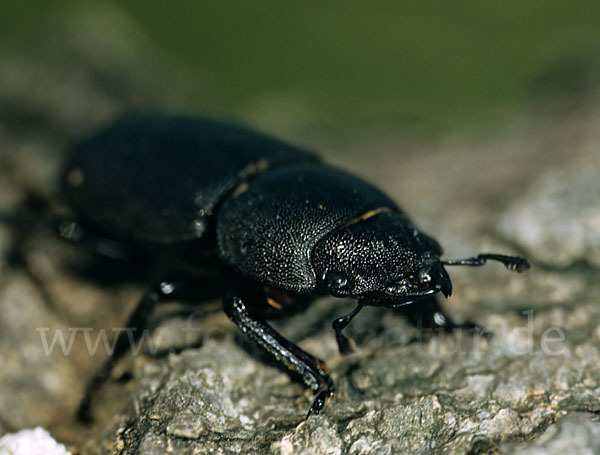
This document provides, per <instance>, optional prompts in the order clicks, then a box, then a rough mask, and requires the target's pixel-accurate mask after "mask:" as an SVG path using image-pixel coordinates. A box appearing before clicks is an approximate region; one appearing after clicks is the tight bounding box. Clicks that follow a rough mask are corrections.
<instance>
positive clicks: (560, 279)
mask: <svg viewBox="0 0 600 455" xmlns="http://www.w3.org/2000/svg"><path fill="white" fill-rule="evenodd" d="M83 28H84V29H85V27H83ZM68 33H70V35H68V38H66V39H65V38H64V37H63V38H61V39H58V38H57V39H56V40H54V39H49V40H48V41H46V42H45V43H44V45H43V46H42V47H41V48H40V49H37V50H35V51H33V50H30V51H22V52H20V53H19V56H18V57H15V56H12V58H10V59H6V61H7V62H9V63H8V64H5V65H2V68H1V69H0V118H1V119H2V121H1V122H0V209H1V211H2V214H3V215H4V214H7V213H14V212H15V211H17V210H18V207H19V205H20V204H21V201H22V198H23V195H24V194H25V193H26V191H27V189H35V190H36V191H38V192H40V193H42V194H46V195H52V194H53V193H54V191H55V186H54V183H53V182H54V179H55V176H56V173H57V169H58V166H59V165H60V163H61V160H62V158H63V156H64V153H65V151H66V148H67V145H68V143H69V142H70V141H71V140H72V139H73V138H75V137H77V136H78V135H80V134H82V133H83V132H85V131H87V130H89V129H90V128H93V127H94V126H96V125H99V124H101V123H103V122H105V121H109V120H110V119H112V118H114V117H115V116H116V115H117V114H118V113H120V112H123V111H125V110H128V109H133V108H136V109H140V108H141V109H143V108H147V107H149V106H160V107H165V106H167V107H170V106H174V105H177V104H178V103H177V99H178V96H179V95H178V94H177V93H175V94H174V92H176V90H177V89H176V88H175V87H173V86H172V85H169V84H166V83H165V84H160V83H159V81H158V80H157V78H158V77H159V76H156V77H154V76H152V77H150V76H148V72H147V71H144V64H143V60H142V58H141V57H139V55H140V54H139V52H138V51H137V50H136V47H135V45H133V44H131V41H129V38H128V37H127V34H123V35H118V36H116V37H113V39H112V40H111V41H106V40H104V39H101V38H100V37H101V36H103V35H98V36H96V35H95V34H94V33H91V31H90V30H89V29H87V30H86V32H85V33H83V32H76V31H73V32H68ZM180 95H181V98H179V99H183V94H180ZM174 100H175V101H174ZM180 104H181V103H180ZM561 109H562V108H557V107H556V106H555V107H554V108H553V109H552V110H551V111H552V112H551V113H546V114H539V115H537V116H536V117H535V118H534V119H531V118H529V117H526V116H524V117H523V118H520V119H519V120H518V121H517V120H516V121H515V122H514V124H513V125H512V126H509V127H507V128H506V129H505V131H504V132H503V133H502V134H500V135H497V134H496V135H495V136H494V137H491V138H486V139H472V140H465V139H464V138H463V139H461V137H464V136H458V135H457V137H458V138H454V137H448V138H447V139H445V140H440V141H438V142H436V143H429V144H415V143H414V142H412V143H405V142H403V141H402V140H399V139H394V140H391V139H389V138H388V139H385V140H384V139H381V138H380V139H377V138H375V139H374V138H373V136H369V138H368V139H364V137H363V138H361V137H356V138H347V139H348V141H347V143H348V145H347V147H345V150H344V155H341V154H340V155H339V156H335V155H334V156H332V157H331V158H330V160H332V161H334V162H335V161H337V162H338V163H340V164H342V165H344V166H345V167H347V168H350V169H353V170H354V171H355V172H357V173H359V174H360V175H362V176H364V177H366V178H368V179H370V180H371V181H374V182H377V183H378V185H380V186H381V187H383V188H384V189H385V190H386V191H387V192H389V193H390V195H391V196H392V197H393V198H394V199H395V200H397V201H398V202H399V204H400V205H401V206H402V207H403V208H404V209H405V210H406V211H407V212H408V213H409V214H411V217H412V219H413V220H414V221H415V222H416V224H417V225H419V226H420V227H422V228H423V229H424V230H425V231H426V232H428V233H431V234H432V235H434V236H436V237H437V238H438V239H439V241H440V242H441V243H442V245H443V246H444V247H445V250H446V254H447V257H463V256H468V255H472V254H473V253H477V252H479V251H481V250H484V251H489V250H497V251H500V252H504V251H506V252H514V253H520V254H524V255H526V256H528V257H530V258H531V259H532V261H533V267H532V269H531V270H530V271H529V272H528V273H526V274H523V275H516V274H510V273H508V272H506V271H505V270H504V269H503V268H502V267H501V266H500V265H489V266H487V267H485V268H482V269H452V270H451V274H452V276H453V280H454V289H455V293H454V295H453V296H452V298H451V300H450V301H449V302H447V304H446V308H447V309H448V312H449V313H450V314H452V315H453V316H454V317H455V318H456V319H457V320H474V321H476V322H477V323H478V324H480V325H482V326H484V327H488V328H489V329H490V330H491V332H492V333H493V336H492V337H491V338H489V339H487V338H484V337H480V336H473V335H472V334H469V333H455V334H452V335H448V334H446V335H442V334H439V333H419V332H418V331H417V330H416V329H414V328H413V327H411V326H410V325H408V324H407V323H406V322H405V321H404V320H403V319H402V318H401V317H399V316H397V315H395V314H392V313H391V312H388V311H384V310H381V309H367V310H365V311H364V312H363V313H361V314H360V315H359V316H358V317H357V318H356V320H355V321H353V322H352V324H351V325H350V326H349V327H348V334H349V335H351V336H352V337H353V338H354V340H355V342H356V352H355V353H354V354H353V355H351V356H349V357H342V356H340V354H339V353H338V352H337V347H336V344H335V339H334V336H333V332H332V330H331V329H330V323H331V321H332V320H333V318H334V316H336V315H341V314H343V313H344V310H346V309H347V308H346V306H347V305H348V304H347V303H344V302H340V301H336V300H335V299H325V300H322V301H319V302H316V304H315V305H314V306H312V307H311V308H310V309H309V311H308V312H306V313H305V314H302V315H297V316H294V317H293V318H291V319H287V320H284V321H280V322H278V323H277V325H278V327H279V328H280V329H281V331H282V332H283V333H284V334H285V335H286V336H288V337H290V338H291V339H293V340H295V341H298V342H299V344H300V345H301V346H302V347H303V348H305V349H306V350H308V351H311V352H313V353H316V354H318V355H319V356H320V357H321V358H322V359H324V360H325V361H326V362H327V364H328V367H329V370H330V372H331V374H332V377H333V378H334V380H335V381H336V384H337V387H338V393H337V395H336V396H335V399H334V400H333V402H331V403H329V405H328V406H327V407H326V410H325V412H324V413H323V414H322V415H319V416H313V417H311V418H310V419H309V420H307V421H305V420H304V416H305V414H306V411H307V409H308V407H309V406H310V403H311V400H312V395H311V394H310V393H309V392H308V391H306V390H304V388H303V387H302V386H301V385H299V384H298V383H295V382H293V381H291V380H290V379H289V378H288V376H287V375H286V374H285V373H284V372H282V371H280V370H278V369H277V368H274V367H273V366H270V365H268V364H265V363H264V362H263V361H261V359H260V357H259V356H258V355H256V352H254V350H253V348H252V347H250V346H248V345H247V344H246V343H244V341H243V340H241V339H240V338H239V336H238V335H237V334H236V330H235V328H234V327H233V326H232V324H231V323H229V321H227V319H226V317H225V316H224V315H222V314H221V313H220V312H218V311H210V308H209V310H206V311H205V313H203V314H202V317H199V316H200V314H196V315H194V316H193V317H191V318H188V317H186V316H176V317H170V318H167V319H165V320H164V322H162V323H160V324H159V329H160V330H158V331H157V332H156V333H155V334H154V335H153V338H152V340H153V341H154V342H155V343H158V344H159V346H160V348H161V350H162V352H163V354H164V355H158V356H150V355H148V352H147V349H142V351H141V353H140V354H139V355H137V356H131V357H128V358H125V359H124V360H123V361H122V362H120V363H119V367H118V369H117V371H116V372H115V377H118V376H121V379H123V380H122V381H117V380H114V381H110V382H109V383H107V385H106V387H104V388H103V389H102V390H101V391H100V393H99V395H98V397H97V398H98V399H97V400H96V406H95V422H94V423H93V425H92V426H90V427H84V426H81V425H79V424H78V423H77V422H76V421H75V420H74V418H73V415H74V410H75V408H76V405H77V402H78V400H79V398H80V394H81V392H82V390H83V386H84V384H85V382H86V380H87V379H88V378H89V377H90V376H91V374H92V372H93V371H95V369H96V368H97V367H98V365H100V362H101V360H102V358H103V356H104V354H102V352H101V351H102V350H103V348H102V345H101V346H100V347H99V349H98V354H97V355H96V356H93V357H90V356H89V355H88V349H87V347H86V344H85V335H86V333H87V334H88V335H89V336H90V340H91V341H92V343H93V342H94V341H95V340H96V337H97V336H98V333H99V332H98V330H100V329H108V330H109V332H108V335H109V336H110V335H111V332H110V328H111V327H120V326H122V325H123V324H124V322H125V320H126V317H127V314H128V312H129V311H130V310H131V308H132V305H134V304H135V302H136V300H137V299H138V298H139V295H140V294H141V292H143V289H144V285H143V284H140V283H136V282H133V281H129V280H127V281H124V282H121V281H119V280H115V279H112V278H111V277H110V276H104V277H103V280H102V281H101V282H99V281H100V280H98V279H95V280H90V279H86V278H85V277H82V276H81V275H82V273H81V270H82V269H84V268H85V267H84V265H86V267H88V268H90V267H92V266H91V264H92V258H91V257H90V256H89V255H87V254H85V253H82V252H81V251H79V250H78V249H76V248H74V247H72V246H70V245H67V244H65V243H62V242H60V241H59V240H57V239H56V238H55V236H54V235H53V234H52V233H51V232H48V231H45V230H44V229H38V228H37V227H36V223H35V222H34V221H31V220H30V221H29V222H28V223H26V225H25V226H21V228H20V229H18V230H17V229H14V228H12V227H10V226H7V225H6V224H4V223H2V224H0V271H1V273H0V314H1V315H2V317H1V318H0V334H1V335H0V362H1V364H2V367H1V368H0V384H1V386H0V435H2V434H4V433H10V432H15V431H18V430H20V429H23V428H30V427H33V426H37V425H41V426H43V427H45V428H46V429H48V430H49V431H50V432H51V433H52V435H53V436H54V437H55V438H56V439H57V440H58V441H60V442H62V443H66V444H67V445H68V446H69V448H70V450H72V451H74V452H76V453H82V454H99V453H107V452H109V453H110V452H114V453H119V454H146V455H149V454H154V453H156V454H162V453H175V454H192V453H215V454H217V453H219V454H221V453H222V454H230V453H231V454H233V453H274V454H282V455H290V454H321V453H323V454H343V453H348V454H356V455H358V454H386V453H464V454H467V453H488V452H496V453H519V454H537V453H557V454H559V453H560V454H562V453H566V452H567V451H568V452H569V453H575V452H577V451H578V452H577V453H592V452H593V453H596V452H598V450H600V448H599V447H598V441H599V440H600V438H599V436H600V426H599V423H598V417H597V415H598V412H599V410H600V384H599V382H598V381H599V379H600V371H599V369H600V351H599V350H600V306H599V305H598V302H599V297H600V280H599V279H598V278H599V270H598V267H599V265H600V256H599V252H600V234H599V233H600V197H599V195H600V179H599V178H598V171H599V170H600V168H599V163H600V146H599V144H600V137H599V136H600V109H599V108H598V103H595V102H592V101H590V103H589V104H588V105H586V106H578V108H577V109H568V110H567V109H564V110H561ZM549 110H550V109H549ZM313 142H315V143H318V141H317V140H316V139H315V141H313ZM336 143H337V144H340V141H339V140H337V141H336ZM17 244H19V251H21V252H22V253H23V258H22V260H21V261H12V262H10V261H9V260H8V258H7V254H8V253H9V252H10V251H11V250H12V249H13V248H14V247H15V246H16V245H17ZM76 270H77V271H79V273H75V271H76ZM115 274H117V273H115ZM88 275H90V276H91V277H92V278H93V277H94V273H93V271H92V272H90V273H88ZM74 328H79V329H78V331H77V332H75V331H74ZM87 328H93V329H94V330H93V331H90V330H88V329H87ZM186 328H192V329H193V331H190V330H187V331H186V330H185V329H186ZM57 330H59V331H62V333H63V335H64V336H65V339H66V340H65V341H66V342H67V344H68V342H69V337H70V336H71V335H72V334H74V335H75V336H74V343H73V346H72V349H71V352H70V354H69V355H64V354H63V353H62V351H61V349H59V348H58V346H59V345H58V344H57V345H56V346H55V348H54V349H53V350H52V352H51V353H50V354H47V353H46V352H45V350H44V346H43V343H42V339H43V337H44V336H47V339H48V341H49V342H51V341H52V338H53V337H54V335H55V333H57ZM190 334H191V335H190ZM190 340H191V341H193V342H194V345H195V346H196V347H195V348H193V349H188V350H185V351H182V352H175V350H171V351H169V348H170V347H173V346H179V345H181V344H182V342H187V341H190ZM199 340H201V343H199V342H197V341H199ZM198 346H199V347H198ZM125 376H131V377H130V379H129V380H128V381H125V380H124V379H125ZM567 449H568V450H567Z"/></svg>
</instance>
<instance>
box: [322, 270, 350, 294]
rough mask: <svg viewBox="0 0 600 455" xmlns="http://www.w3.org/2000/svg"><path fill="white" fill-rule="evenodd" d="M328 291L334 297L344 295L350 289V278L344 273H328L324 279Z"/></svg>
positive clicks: (332, 271)
mask: <svg viewBox="0 0 600 455" xmlns="http://www.w3.org/2000/svg"><path fill="white" fill-rule="evenodd" d="M323 281H324V282H325V285H326V286H327V290H328V291H329V293H330V294H332V295H335V296H337V295H343V294H344V291H347V288H348V278H346V275H344V274H343V273H342V272H337V271H335V270H330V271H328V272H327V273H326V274H325V276H324V277H323Z"/></svg>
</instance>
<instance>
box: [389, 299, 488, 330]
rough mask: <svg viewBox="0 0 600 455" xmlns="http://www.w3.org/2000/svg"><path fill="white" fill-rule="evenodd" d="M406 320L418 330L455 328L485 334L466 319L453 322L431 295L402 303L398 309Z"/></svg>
mask: <svg viewBox="0 0 600 455" xmlns="http://www.w3.org/2000/svg"><path fill="white" fill-rule="evenodd" d="M396 311H398V312H399V313H401V314H402V315H403V316H404V317H406V318H407V319H408V321H409V322H410V323H411V324H413V325H414V326H416V327H417V328H418V329H419V330H435V331H438V332H439V331H442V332H453V331H456V330H468V331H470V332H473V333H477V334H480V335H484V336H487V335H486V334H488V332H487V331H486V330H485V328H484V327H480V326H478V325H477V324H476V323H474V322H471V321H467V322H464V323H462V324H458V323H456V322H454V320H453V319H452V318H451V317H450V316H448V315H447V314H446V313H445V312H444V310H443V308H442V307H441V305H440V303H439V301H438V299H437V297H435V296H431V297H426V298H424V299H420V300H417V301H416V302H413V303H411V304H410V305H404V306H402V307H400V308H399V309H398V310H396Z"/></svg>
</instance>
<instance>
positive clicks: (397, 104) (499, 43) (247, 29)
mask: <svg viewBox="0 0 600 455" xmlns="http://www.w3.org/2000/svg"><path fill="white" fill-rule="evenodd" d="M103 3H104V4H108V3H110V2H108V1H106V2H103ZM112 3H113V5H114V6H115V8H117V9H119V10H121V11H122V12H123V13H124V14H125V15H126V16H128V18H129V20H130V21H131V23H133V24H134V25H135V28H136V30H137V32H139V34H140V36H144V37H145V38H144V39H145V42H147V43H148V44H149V48H151V49H153V52H155V55H156V56H157V61H160V62H163V63H164V65H165V66H167V67H169V68H178V69H179V70H180V71H181V73H182V74H186V75H187V76H186V77H187V80H188V81H190V83H189V84H188V85H189V86H190V87H192V90H191V93H192V101H191V103H192V104H193V105H196V106H198V107H199V108H202V109H203V110H207V111H209V112H215V113H217V114H220V115H227V116H238V117H248V116H251V115H252V113H253V112H259V111H261V110H269V109H271V108H273V107H275V108H277V109H279V110H282V111H287V112H288V113H289V115H290V116H292V117H293V116H295V118H297V119H298V121H300V122H302V121H309V122H311V123H315V124H318V125H321V126H322V127H323V128H325V129H332V130H335V131H338V130H344V129H350V128H356V127H370V126H383V127H391V128H417V129H418V128H425V129H426V130H427V131H432V130H443V129H446V128H448V127H454V126H455V125H457V124H464V123H469V122H480V121H490V120H492V121H496V120H502V119H504V118H508V117H509V116H510V115H511V113H512V112H513V111H514V110H515V109H522V108H523V107H525V108H528V107H530V106H539V105H540V100H542V101H545V100H549V101H552V100H555V99H560V98H563V97H565V96H567V97H573V96H575V97H580V98H581V97H582V96H585V94H586V93H588V91H589V90H591V89H593V88H595V87H596V84H597V81H598V79H599V78H600V64H599V62H600V58H599V56H600V2H598V1H593V0H576V1H561V0H530V1H524V0H518V1H517V0H503V1H482V0H478V1H467V0H454V1H451V2H450V1H433V0H425V1H419V2H391V1H381V2H367V1H364V0H363V1H360V0H344V1H327V0H321V1H318V2H316V1H303V2H282V1H275V0H268V1H266V0H254V1H231V0H201V1H198V2H191V1H181V0H176V1H169V2H153V1H147V0H146V1H142V0H122V1H118V2H117V1H115V2H112ZM91 4H92V2H89V1H85V0H76V1H74V0H71V1H69V0H64V1H61V2H51V1H47V0H29V1H27V0H21V1H13V0H10V1H7V0H4V1H3V2H2V7H1V12H0V43H1V46H2V48H4V49H6V48H15V47H18V46H19V45H22V43H31V42H35V40H40V39H42V40H43V38H44V35H45V34H46V33H48V31H49V30H51V29H52V28H58V27H60V24H61V21H63V20H64V17H65V16H67V15H68V14H69V11H71V10H73V9H81V8H85V7H86V6H89V5H91ZM107 33H110V30H107ZM0 50H2V49H0ZM157 64H158V65H160V64H162V63H157ZM149 70H151V68H150V69H149ZM277 109H275V110H277ZM307 119H309V120H307Z"/></svg>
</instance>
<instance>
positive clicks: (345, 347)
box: [331, 302, 363, 355]
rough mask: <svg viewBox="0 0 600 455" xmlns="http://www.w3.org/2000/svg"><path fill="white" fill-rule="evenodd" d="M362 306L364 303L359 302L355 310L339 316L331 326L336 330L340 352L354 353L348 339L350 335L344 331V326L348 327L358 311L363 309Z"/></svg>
mask: <svg viewBox="0 0 600 455" xmlns="http://www.w3.org/2000/svg"><path fill="white" fill-rule="evenodd" d="M362 307H363V303H362V302H358V305H356V308H354V310H352V311H351V312H350V313H348V314H346V315H344V316H342V317H340V318H337V319H336V320H335V321H333V324H331V327H332V328H333V330H335V339H336V341H337V344H338V349H339V351H340V354H344V355H348V354H351V353H352V346H350V341H349V340H348V337H347V336H346V335H344V334H343V333H342V331H343V330H344V327H346V326H347V325H348V324H349V323H350V321H351V320H352V319H354V316H356V315H357V314H358V312H359V311H360V310H362Z"/></svg>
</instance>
